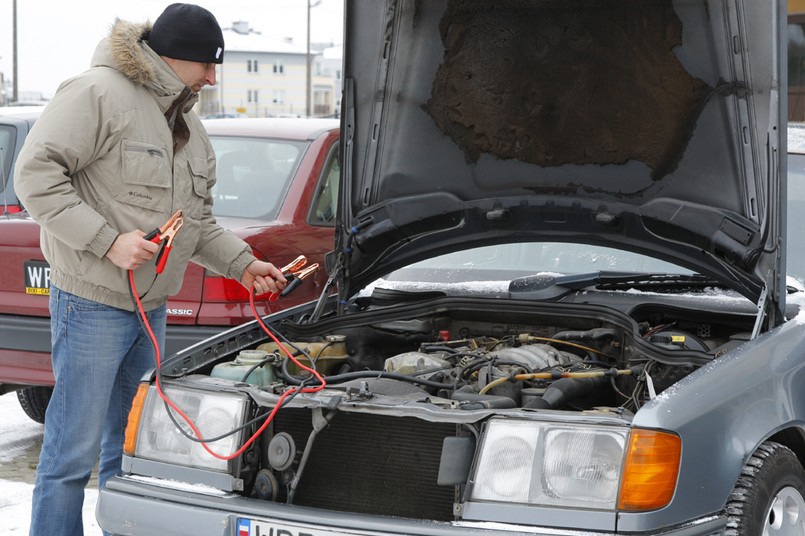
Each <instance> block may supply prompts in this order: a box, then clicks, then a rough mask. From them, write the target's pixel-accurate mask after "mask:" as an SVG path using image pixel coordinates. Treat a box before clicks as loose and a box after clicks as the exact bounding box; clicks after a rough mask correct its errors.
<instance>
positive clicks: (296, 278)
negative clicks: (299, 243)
mask: <svg viewBox="0 0 805 536" xmlns="http://www.w3.org/2000/svg"><path fill="white" fill-rule="evenodd" d="M306 264H307V257H305V256H304V255H299V256H298V257H297V258H295V259H294V260H293V261H291V262H289V263H288V264H286V265H285V266H283V267H282V268H280V271H281V272H282V275H283V277H285V280H286V281H288V286H287V287H285V288H284V289H283V290H282V292H273V293H271V294H270V295H269V296H268V301H271V302H273V301H277V298H279V297H280V296H282V297H283V298H284V297H285V296H287V295H288V294H290V293H291V291H293V290H294V289H295V288H296V287H298V286H299V285H301V284H302V281H303V280H304V279H306V278H308V277H309V276H311V275H313V274H314V273H315V272H316V270H318V269H319V265H318V263H313V264H311V265H310V266H308V267H307V268H303V267H304V266H305V265H306Z"/></svg>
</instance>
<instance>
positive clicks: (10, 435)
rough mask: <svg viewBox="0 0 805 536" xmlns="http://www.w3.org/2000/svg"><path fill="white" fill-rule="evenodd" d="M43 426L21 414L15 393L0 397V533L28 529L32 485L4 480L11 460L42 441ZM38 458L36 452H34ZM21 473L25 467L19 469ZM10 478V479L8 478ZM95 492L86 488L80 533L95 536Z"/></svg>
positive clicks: (30, 478) (95, 490) (15, 533)
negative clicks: (81, 531) (82, 529)
mask: <svg viewBox="0 0 805 536" xmlns="http://www.w3.org/2000/svg"><path fill="white" fill-rule="evenodd" d="M42 431H43V427H42V425H40V424H37V423H35V422H33V421H32V420H31V419H29V418H28V416H27V415H25V413H23V411H22V408H20V405H19V403H18V402H17V395H16V394H15V393H7V394H4V395H0V475H2V476H1V477H0V534H3V535H4V536H5V535H19V536H22V535H25V534H28V529H29V528H30V524H31V522H30V516H31V494H32V493H33V485H31V484H29V483H26V482H20V481H15V480H8V478H9V473H11V474H12V475H13V471H9V469H10V468H12V467H13V466H14V460H15V459H18V458H20V457H22V456H24V455H25V453H26V451H28V453H29V454H30V452H29V451H30V449H31V448H35V445H38V444H39V442H40V441H41V439H42ZM35 454H36V455H38V454H39V453H38V451H37V452H36V453H35ZM21 470H22V471H25V470H26V467H25V466H23V467H22V468H21ZM28 471H29V475H26V476H27V477H28V478H27V480H29V481H32V480H33V475H34V473H35V470H34V469H29V470H28ZM12 478H13V476H12ZM97 499H98V490H97V489H94V488H88V489H87V491H86V493H85V496H84V510H83V517H84V534H85V535H86V536H90V535H92V536H97V535H100V534H101V529H100V527H99V526H98V523H97V522H96V521H95V502H96V501H97Z"/></svg>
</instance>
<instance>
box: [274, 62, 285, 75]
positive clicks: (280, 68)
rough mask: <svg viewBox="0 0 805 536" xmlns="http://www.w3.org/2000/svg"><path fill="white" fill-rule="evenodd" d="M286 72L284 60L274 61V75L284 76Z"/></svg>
mask: <svg viewBox="0 0 805 536" xmlns="http://www.w3.org/2000/svg"><path fill="white" fill-rule="evenodd" d="M284 72H285V64H284V63H283V62H282V60H274V74H283V73H284Z"/></svg>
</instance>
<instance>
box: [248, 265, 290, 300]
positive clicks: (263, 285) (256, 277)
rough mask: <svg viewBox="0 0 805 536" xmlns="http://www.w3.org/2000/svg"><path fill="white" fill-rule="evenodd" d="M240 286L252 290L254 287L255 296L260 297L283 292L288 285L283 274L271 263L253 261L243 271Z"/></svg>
mask: <svg viewBox="0 0 805 536" xmlns="http://www.w3.org/2000/svg"><path fill="white" fill-rule="evenodd" d="M240 284H241V285H243V286H244V287H246V289H247V290H251V289H252V287H254V294H255V295H256V296H259V295H261V294H266V293H269V292H270V293H272V294H273V293H276V292H282V289H284V288H285V287H286V286H287V285H288V281H286V280H285V276H283V275H282V272H281V271H280V270H279V268H277V267H276V266H274V265H273V264H271V263H270V262H263V261H252V263H251V264H250V265H249V266H247V267H246V269H245V270H244V271H243V276H242V277H241V278H240Z"/></svg>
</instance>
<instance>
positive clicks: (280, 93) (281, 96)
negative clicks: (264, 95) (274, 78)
mask: <svg viewBox="0 0 805 536" xmlns="http://www.w3.org/2000/svg"><path fill="white" fill-rule="evenodd" d="M272 100H273V101H274V104H285V91H284V90H282V89H275V90H274V95H273V99H272Z"/></svg>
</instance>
